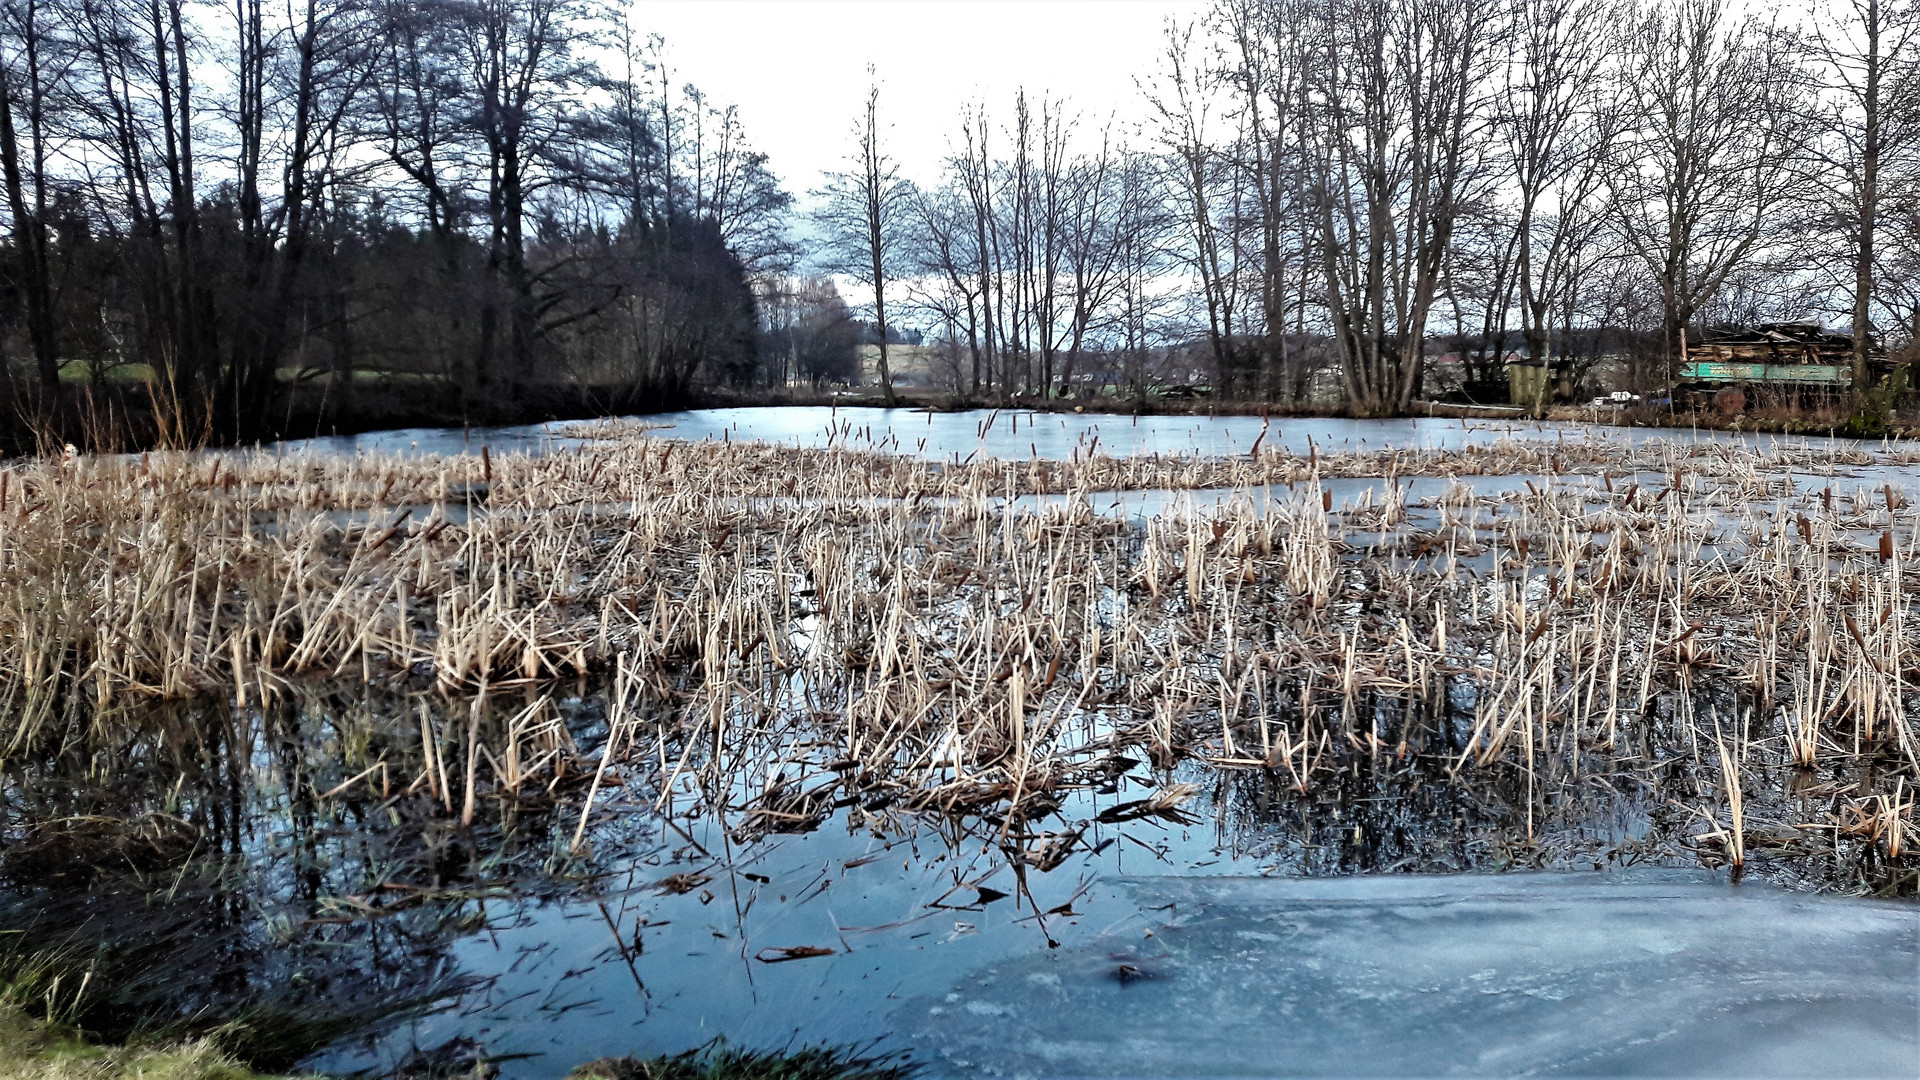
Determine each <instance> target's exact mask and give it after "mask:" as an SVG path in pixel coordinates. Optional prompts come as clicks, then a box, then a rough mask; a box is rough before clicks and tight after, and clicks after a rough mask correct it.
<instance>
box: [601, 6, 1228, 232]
mask: <svg viewBox="0 0 1920 1080" xmlns="http://www.w3.org/2000/svg"><path fill="white" fill-rule="evenodd" d="M1206 7H1207V4H1206V3H1205V2H1204V0H771V2H769V0H635V2H634V4H633V7H632V11H633V19H634V26H635V28H636V29H638V30H640V31H641V32H643V33H657V34H660V35H662V36H664V37H665V38H666V39H667V43H668V55H669V57H670V58H671V59H672V60H673V62H674V63H675V65H676V66H677V67H678V71H677V72H676V74H675V82H676V83H687V82H691V83H693V84H694V85H696V86H698V87H700V89H701V90H702V91H703V92H705V93H706V94H707V95H709V97H710V98H711V99H712V100H714V101H715V102H716V103H718V102H731V103H733V104H736V105H738V106H739V108H740V117H741V120H742V122H743V123H744V124H745V126H746V129H747V134H748V136H749V137H750V138H751V139H752V140H753V141H754V143H755V144H756V145H758V146H759V147H760V148H761V149H762V150H764V151H766V153H767V154H768V155H769V157H770V158H771V164H772V166H773V168H774V170H775V171H776V172H777V173H778V174H779V175H780V177H781V178H782V179H783V180H784V181H786V184H787V189H788V190H789V191H791V192H793V193H794V194H795V195H797V196H801V197H803V198H804V196H805V194H806V192H807V191H808V189H810V188H813V187H816V186H818V184H819V176H820V173H821V172H822V171H823V170H828V169H835V168H838V167H840V164H841V162H842V161H843V159H844V158H845V156H846V154H847V152H848V150H849V149H850V148H851V142H852V137H851V134H850V132H851V130H852V125H853V120H854V117H855V115H856V114H857V113H858V111H859V109H860V107H861V99H862V95H863V94H864V93H865V91H866V84H867V65H868V64H869V63H872V64H874V65H876V66H877V67H878V69H879V75H880V80H881V98H880V108H881V123H882V124H883V125H887V126H889V127H890V130H889V131H888V132H887V135H888V140H889V145H890V147H891V149H892V152H893V154H894V156H895V157H896V158H898V159H899V160H900V161H901V163H902V165H903V166H904V168H905V171H906V175H907V176H908V177H909V178H911V179H914V180H917V181H923V182H924V181H927V180H930V179H932V176H933V175H934V174H935V173H936V172H937V171H938V168H939V162H940V159H941V158H942V157H943V156H945V154H946V152H947V145H948V139H949V138H950V137H951V136H952V135H954V134H955V133H957V131H958V127H959V123H958V116H959V113H960V110H961V108H962V106H963V105H964V104H965V103H966V102H968V101H971V100H974V99H975V98H977V97H981V96H984V97H985V100H986V101H987V103H988V105H989V108H990V109H991V111H992V113H993V114H995V115H997V116H1001V117H1004V116H1005V115H1007V114H1009V113H1010V112H1011V110H1012V104H1011V103H1012V100H1013V94H1014V91H1015V90H1016V89H1018V88H1019V87H1021V86H1025V87H1026V88H1027V90H1028V92H1029V93H1030V94H1032V95H1037V94H1039V93H1040V92H1042V91H1048V92H1051V93H1053V94H1056V95H1063V96H1066V97H1067V98H1068V99H1069V100H1070V102H1071V104H1072V105H1073V106H1074V107H1076V108H1077V109H1078V110H1080V111H1081V112H1082V113H1084V114H1085V116H1086V117H1087V119H1088V120H1090V121H1098V120H1104V119H1105V118H1106V117H1107V116H1108V115H1109V114H1118V115H1119V117H1120V118H1121V119H1122V120H1123V121H1131V120H1137V119H1139V117H1140V115H1141V109H1142V106H1143V103H1142V102H1141V100H1140V95H1139V92H1138V90H1137V89H1136V86H1135V82H1134V80H1135V78H1136V76H1145V75H1146V74H1147V73H1149V72H1150V71H1151V70H1152V69H1153V67H1154V64H1155V60H1156V57H1157V56H1158V54H1159V52H1160V51H1161V49H1162V36H1161V35H1162V31H1161V28H1162V26H1163V25H1164V24H1165V23H1166V20H1167V19H1168V18H1169V17H1173V18H1177V19H1179V20H1181V21H1183V22H1184V21H1187V20H1191V19H1194V18H1196V17H1198V16H1199V15H1200V14H1201V13H1202V12H1203V11H1204V10H1205V9H1206Z"/></svg>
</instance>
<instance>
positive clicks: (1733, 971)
mask: <svg viewBox="0 0 1920 1080" xmlns="http://www.w3.org/2000/svg"><path fill="white" fill-rule="evenodd" d="M1117 884H1119V885H1120V886H1121V887H1122V888H1124V889H1125V890H1126V892H1127V893H1128V894H1129V896H1130V897H1131V899H1132V901H1133V902H1134V903H1135V904H1136V905H1137V906H1138V908H1139V910H1140V911H1141V912H1143V913H1144V914H1146V915H1147V916H1148V917H1150V918H1151V919H1152V920H1153V921H1154V923H1155V924H1156V928H1155V930H1154V933H1153V935H1152V936H1151V937H1148V936H1146V935H1145V933H1144V932H1143V931H1140V930H1138V929H1133V928H1129V929H1128V930H1122V931H1116V932H1114V933H1109V934H1104V935H1100V936H1098V937H1096V938H1094V939H1091V940H1089V941H1087V942H1085V943H1083V944H1081V945H1079V946H1077V947H1073V948H1066V949H1061V950H1057V951H1049V952H1046V953H1035V954H1032V955H1030V956H1027V957H1023V958H1020V959H1017V960H1013V961H1009V962H1005V963H1000V964H996V965H993V966H990V967H988V968H986V969H985V970H982V971H979V972H975V973H972V974H970V975H968V976H967V977H965V978H964V979H962V980H961V981H960V983H959V985H958V986H957V987H956V989H955V990H953V991H952V992H951V993H949V994H947V995H945V996H936V997H933V998H931V999H928V1000H924V1001H919V1002H915V1003H913V1004H911V1005H909V1006H906V1007H904V1008H902V1009H901V1010H900V1011H899V1013H898V1016H899V1019H900V1023H901V1029H902V1032H903V1034H904V1035H906V1037H907V1038H909V1039H910V1041H912V1042H913V1043H914V1045H916V1046H917V1047H919V1048H920V1049H921V1050H922V1052H923V1054H925V1056H926V1057H927V1059H928V1060H929V1061H930V1062H931V1063H932V1066H933V1068H932V1071H933V1072H934V1073H936V1074H948V1075H991V1076H1123V1075H1137V1076H1332V1075H1349V1076H1353V1075H1358V1076H1417V1075H1423V1076H1440V1075H1449V1074H1464V1075H1473V1076H1512V1075H1525V1074H1533V1073H1545V1074H1551V1075H1576V1076H1578V1075H1628V1076H1655V1075H1659V1076H1912V1075H1913V1074H1914V1072H1915V1069H1916V1063H1920V1040H1916V1032H1920V948H1917V947H1916V946H1917V945H1920V909H1915V908H1914V907H1912V906H1911V905H1903V904H1875V903H1870V902H1862V901H1848V900H1836V899H1832V898H1823V897H1809V896H1797V895H1793V894H1790V893H1785V892H1781V891H1778V890H1774V889H1770V888H1765V887H1760V888H1753V887H1740V888H1735V887H1728V886H1725V885H1722V884H1715V883H1711V882H1704V881H1702V880H1700V875H1691V874H1666V875H1662V874H1657V873H1655V874H1637V875H1636V874H1629V875H1621V876H1619V877H1615V878H1608V877H1605V876H1601V875H1545V874H1542V875H1511V876H1505V877H1447V878H1424V877H1386V878H1381V877H1375V878H1348V879H1336V880H1321V881H1300V880H1293V881H1283V880H1260V879H1247V878H1225V879H1203V880H1182V879H1177V878H1130V879H1122V880H1121V881H1119V882H1118V883H1117Z"/></svg>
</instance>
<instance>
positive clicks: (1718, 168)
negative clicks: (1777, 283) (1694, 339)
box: [1607, 0, 1803, 363]
mask: <svg viewBox="0 0 1920 1080" xmlns="http://www.w3.org/2000/svg"><path fill="white" fill-rule="evenodd" d="M1617 79H1618V87H1619V88H1618V93H1619V94H1620V96H1621V99H1622V102H1623V105H1624V107H1625V108H1626V109H1627V110H1628V117H1627V125H1626V127H1625V130H1623V131H1622V133H1621V135H1620V137H1619V138H1617V139H1616V140H1615V141H1614V148H1615V153H1614V155H1613V156H1612V158H1611V160H1610V161H1609V162H1608V169H1607V180H1608V186H1609V189H1610V194H1611V199H1612V205H1613V210H1614V215H1615V220H1616V224H1617V225H1618V228H1619V235H1620V238H1621V241H1622V242H1623V243H1624V245H1625V247H1626V249H1627V250H1628V251H1630V252H1632V254H1633V255H1634V257H1635V258H1637V259H1638V260H1639V261H1640V262H1641V263H1642V264H1643V265H1644V266H1645V267H1646V270H1647V272H1648V273H1649V274H1650V275H1651V276H1652V277H1653V279H1654V281H1655V283H1656V284H1657V286H1658V288H1659V292H1660V298H1661V307H1662V312H1663V313H1662V318H1661V327H1660V332H1661V337H1662V340H1663V341H1664V342H1665V343H1666V347H1667V349H1668V350H1669V353H1668V357H1669V362H1670V363H1671V362H1673V361H1677V359H1678V357H1679V352H1680V348H1681V335H1682V333H1683V331H1684V329H1685V327H1686V326H1687V324H1688V323H1689V322H1691V321H1692V320H1693V317H1694V315H1695V313H1696V312H1698V311H1699V310H1700V309H1701V308H1702V306H1703V305H1705V304H1706V303H1707V302H1708V301H1709V300H1711V299H1712V298H1713V295H1714V294H1715V293H1716V292H1717V291H1719V289H1720V288H1721V287H1722V286H1723V285H1725V284H1726V282H1727V280H1728V279H1729V278H1730V277H1731V276H1732V275H1733V274H1734V273H1735V272H1737V271H1739V270H1741V269H1742V268H1743V267H1746V266H1747V265H1749V264H1750V263H1751V262H1752V261H1753V260H1755V259H1757V258H1759V257H1760V256H1761V255H1762V254H1764V253H1765V252H1766V251H1767V249H1768V246H1769V244H1770V243H1772V242H1773V241H1775V240H1777V239H1778V236H1779V232H1778V227H1779V225H1780V223H1781V220H1782V215H1781V211H1782V209H1783V208H1785V207H1787V206H1790V205H1791V204H1792V203H1793V201H1794V200H1795V199H1796V197H1797V193H1798V188H1797V184H1796V181H1797V180H1798V178H1799V175H1800V170H1799V168H1798V161H1797V152H1798V151H1797V148H1798V146H1799V145H1800V144H1801V143H1802V141H1803V132H1802V130H1801V126H1800V122H1799V120H1798V117H1799V115H1800V111H1799V109H1798V108H1797V105H1796V101H1795V96H1796V95H1797V94H1798V93H1799V90H1800V87H1801V85H1802V79H1801V77H1800V72H1799V71H1798V70H1797V68H1796V67H1795V63H1794V53H1793V50H1792V48H1791V47H1790V42H1789V41H1788V39H1787V37H1786V36H1785V35H1783V34H1781V33H1779V32H1777V31H1776V30H1775V29H1774V28H1773V27H1770V26H1768V25H1766V24H1763V23H1760V22H1757V21H1753V20H1743V21H1735V20H1734V19H1733V17H1732V15H1730V14H1729V12H1728V10H1727V7H1726V4H1725V2H1724V0H1659V2H1658V3H1656V4H1655V5H1654V6H1651V7H1649V8H1647V9H1644V10H1642V11H1640V12H1637V13H1636V14H1635V15H1634V18H1633V21H1632V23H1631V25H1630V26H1629V28H1628V31H1627V34H1626V35H1625V38H1624V40H1623V42H1622V45H1621V49H1620V62H1619V71H1618V73H1617Z"/></svg>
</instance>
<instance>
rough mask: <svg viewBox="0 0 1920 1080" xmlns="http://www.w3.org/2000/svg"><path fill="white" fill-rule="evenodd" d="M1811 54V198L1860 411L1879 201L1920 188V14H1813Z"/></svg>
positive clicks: (1875, 1)
mask: <svg viewBox="0 0 1920 1080" xmlns="http://www.w3.org/2000/svg"><path fill="white" fill-rule="evenodd" d="M1811 23H1812V28H1811V32H1810V33H1809V34H1808V38H1807V40H1808V47H1809V48H1808V51H1809V53H1810V55H1811V58H1812V59H1813V61H1814V63H1815V65H1816V71H1817V75H1818V77H1819V79H1820V87H1819V91H1820V92H1819V94H1818V96H1817V97H1815V98H1814V99H1813V101H1812V104H1813V107H1814V121H1815V124H1816V129H1815V132H1814V134H1815V136H1816V137H1814V138H1813V139H1811V140H1810V142H1809V146H1810V148H1811V150H1812V152H1813V154H1814V156H1815V158H1816V160H1817V161H1818V163H1819V165H1820V167H1821V168H1820V172H1821V174H1822V180H1823V182H1822V183H1820V184H1818V185H1817V187H1816V190H1817V191H1819V192H1820V193H1821V194H1822V196H1823V197H1822V202H1823V203H1824V204H1825V207H1826V208H1827V213H1826V214H1825V215H1823V216H1825V217H1826V218H1827V220H1828V222H1829V224H1830V231H1832V232H1835V233H1838V235H1839V237H1840V239H1841V240H1842V242H1843V243H1844V245H1845V246H1846V247H1847V248H1848V249H1850V250H1849V251H1848V252H1847V253H1846V254H1847V255H1848V256H1849V257H1848V258H1847V259H1846V260H1845V261H1846V262H1847V263H1848V264H1849V269H1850V270H1851V274H1850V277H1851V280H1850V281H1848V282H1847V292H1848V293H1849V300H1850V304H1849V307H1850V308H1851V316H1852V318H1851V331H1852V334H1853V357H1852V366H1853V397H1854V406H1855V408H1856V409H1859V408H1862V407H1864V405H1865V404H1866V395H1867V392H1868V389H1869V380H1868V368H1867V357H1868V350H1869V348H1870V345H1871V342H1872V339H1873V337H1874V317H1873V316H1874V307H1875V298H1876V295H1877V293H1878V292H1879V289H1878V287H1877V285H1876V277H1877V273H1878V270H1879V266H1880V261H1879V245H1880V233H1881V231H1882V230H1883V228H1884V225H1883V223H1882V217H1881V213H1882V211H1881V207H1882V198H1883V196H1882V193H1883V191H1885V190H1886V189H1887V187H1888V185H1887V180H1888V179H1892V180H1893V186H1894V187H1896V188H1907V187H1909V186H1910V185H1915V184H1920V168H1915V167H1914V163H1913V160H1912V159H1913V155H1914V154H1915V152H1916V151H1920V58H1917V57H1916V55H1915V53H1916V52H1920V8H1916V7H1915V6H1914V5H1913V4H1912V3H1905V4H1902V3H1899V2H1898V0H1833V2H1832V3H1831V4H1828V5H1825V6H1822V7H1820V8H1817V9H1815V10H1814V12H1813V13H1812V18H1811Z"/></svg>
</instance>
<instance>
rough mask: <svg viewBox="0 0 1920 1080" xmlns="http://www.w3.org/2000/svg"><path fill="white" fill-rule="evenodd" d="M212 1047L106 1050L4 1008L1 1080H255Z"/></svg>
mask: <svg viewBox="0 0 1920 1080" xmlns="http://www.w3.org/2000/svg"><path fill="white" fill-rule="evenodd" d="M258 1076H259V1074H257V1073H255V1072H254V1071H253V1070H251V1069H248V1068H247V1067H246V1066H244V1065H242V1064H240V1063H239V1062H237V1061H235V1060H233V1059H232V1058H230V1057H228V1056H226V1055H225V1054H223V1053H222V1052H221V1051H220V1050H219V1048H218V1047H216V1046H215V1045H214V1044H213V1042H212V1041H210V1040H207V1039H198V1040H195V1041H192V1042H186V1043H178V1044H174V1045H158V1046H141V1045H133V1046H101V1045H98V1044H95V1043H90V1042H88V1041H87V1040H86V1039H84V1038H83V1037H81V1035H80V1033H79V1032H77V1031H74V1030H73V1029H72V1028H68V1027H64V1026H61V1025H58V1024H49V1023H46V1022H44V1021H40V1020H34V1019H32V1018H31V1017H29V1016H28V1015H27V1014H26V1013H25V1012H23V1011H22V1010H21V1009H20V1008H19V1007H17V1006H14V1005H7V1004H0V1080H122V1078H125V1080H256V1078H257V1077H258Z"/></svg>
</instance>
